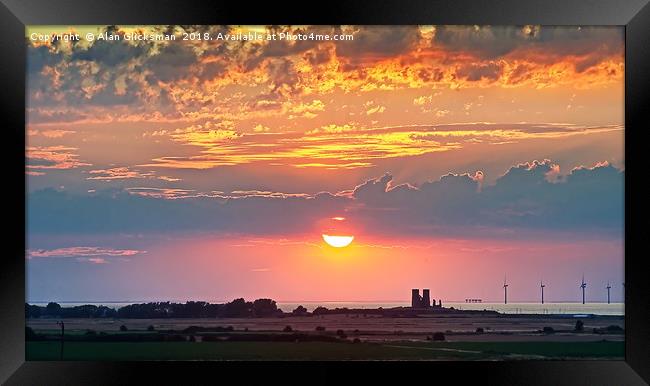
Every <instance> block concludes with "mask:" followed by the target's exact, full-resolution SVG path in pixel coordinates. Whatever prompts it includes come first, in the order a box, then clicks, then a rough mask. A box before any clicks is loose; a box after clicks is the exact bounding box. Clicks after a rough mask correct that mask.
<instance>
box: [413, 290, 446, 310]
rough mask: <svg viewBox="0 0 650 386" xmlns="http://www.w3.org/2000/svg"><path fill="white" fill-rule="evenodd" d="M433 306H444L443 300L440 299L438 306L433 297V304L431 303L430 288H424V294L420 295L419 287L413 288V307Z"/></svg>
mask: <svg viewBox="0 0 650 386" xmlns="http://www.w3.org/2000/svg"><path fill="white" fill-rule="evenodd" d="M431 307H442V300H441V299H438V305H437V306H436V300H435V299H433V304H432V303H431V298H430V296H429V289H428V288H425V289H423V290H422V296H420V289H419V288H413V289H412V290H411V308H431Z"/></svg>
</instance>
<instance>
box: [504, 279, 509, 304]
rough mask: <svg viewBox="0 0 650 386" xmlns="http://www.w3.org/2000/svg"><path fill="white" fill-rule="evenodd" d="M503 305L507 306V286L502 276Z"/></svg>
mask: <svg viewBox="0 0 650 386" xmlns="http://www.w3.org/2000/svg"><path fill="white" fill-rule="evenodd" d="M503 304H508V284H507V283H506V277H505V276H503Z"/></svg>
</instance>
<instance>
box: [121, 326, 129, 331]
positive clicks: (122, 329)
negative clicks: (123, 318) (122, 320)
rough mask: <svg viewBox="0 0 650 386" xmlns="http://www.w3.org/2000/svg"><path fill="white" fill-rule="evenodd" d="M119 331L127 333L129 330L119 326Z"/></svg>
mask: <svg viewBox="0 0 650 386" xmlns="http://www.w3.org/2000/svg"><path fill="white" fill-rule="evenodd" d="M120 331H122V332H125V331H129V329H128V328H126V326H125V325H121V326H120Z"/></svg>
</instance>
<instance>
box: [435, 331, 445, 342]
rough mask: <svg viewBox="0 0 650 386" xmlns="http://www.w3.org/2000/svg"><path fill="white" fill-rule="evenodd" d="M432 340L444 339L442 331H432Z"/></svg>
mask: <svg viewBox="0 0 650 386" xmlns="http://www.w3.org/2000/svg"><path fill="white" fill-rule="evenodd" d="M433 340H437V341H441V340H445V334H443V333H442V332H434V333H433Z"/></svg>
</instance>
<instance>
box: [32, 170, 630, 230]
mask: <svg viewBox="0 0 650 386" xmlns="http://www.w3.org/2000/svg"><path fill="white" fill-rule="evenodd" d="M555 172H556V170H555V169H554V165H553V164H552V163H551V162H550V161H548V160H545V161H534V162H531V163H524V164H520V165H516V166H513V167H512V168H510V169H509V170H508V171H507V172H506V173H505V174H504V175H503V176H501V177H500V178H499V179H498V180H497V181H496V183H495V184H494V185H487V186H482V184H481V182H482V173H480V172H477V173H476V174H475V175H473V176H471V175H469V174H463V175H455V174H448V175H445V176H443V177H441V178H440V179H439V180H437V181H433V182H427V183H424V184H422V185H420V186H418V187H414V186H411V185H406V184H404V185H397V186H392V184H391V182H392V176H391V175H390V174H385V175H384V176H382V177H379V178H376V179H372V180H369V181H366V182H365V183H363V184H361V185H359V186H357V187H356V188H355V189H354V190H353V191H350V192H344V193H338V194H336V193H326V192H325V193H319V194H316V195H313V196H308V195H304V196H290V195H279V194H278V195H274V197H268V196H264V195H259V194H249V195H239V196H236V197H231V198H227V197H226V196H225V195H219V196H212V197H186V198H176V199H163V198H153V197H144V196H140V195H136V194H132V193H128V192H127V191H105V192H100V193H96V194H92V195H86V196H75V195H72V194H69V193H66V192H60V191H56V190H54V189H46V190H41V191H36V192H33V193H31V194H30V195H29V196H28V210H27V217H28V230H29V232H30V233H32V234H35V233H46V234H47V233H74V232H80V233H99V232H120V233H121V232H125V233H147V232H166V231H180V232H185V231H207V232H225V233H247V234H257V235H264V234H268V235H272V234H295V233H305V232H313V231H318V228H317V226H318V225H317V224H318V223H319V222H321V221H322V220H323V219H324V218H328V217H332V216H337V215H344V216H346V217H347V218H348V219H350V221H351V222H352V223H353V224H354V225H355V226H356V227H358V229H360V230H363V232H366V233H369V234H382V233H384V234H393V235H410V236H413V235H418V236H436V235H438V236H439V235H447V236H472V235H474V236H487V235H490V234H492V235H495V234H497V233H498V232H497V233H494V232H495V231H503V230H506V231H511V232H515V233H516V232H517V231H519V230H527V231H560V232H563V231H578V232H581V231H585V232H589V231H594V230H598V231H602V232H606V233H611V234H613V235H615V236H617V237H620V236H621V235H622V232H623V221H624V172H623V171H620V170H618V169H616V168H614V167H612V166H610V165H598V166H595V167H593V168H586V167H585V168H577V169H574V170H572V171H571V172H570V173H569V174H567V175H565V176H563V177H557V175H556V174H555ZM505 233H506V234H508V232H505ZM510 234H511V235H512V233H510Z"/></svg>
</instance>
